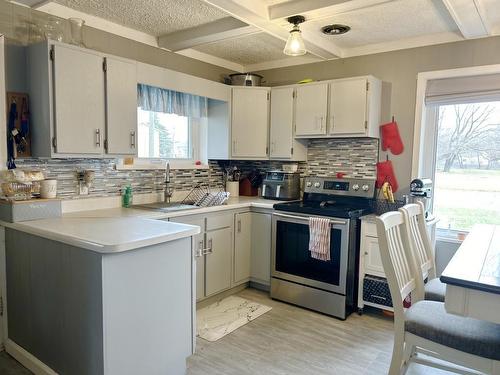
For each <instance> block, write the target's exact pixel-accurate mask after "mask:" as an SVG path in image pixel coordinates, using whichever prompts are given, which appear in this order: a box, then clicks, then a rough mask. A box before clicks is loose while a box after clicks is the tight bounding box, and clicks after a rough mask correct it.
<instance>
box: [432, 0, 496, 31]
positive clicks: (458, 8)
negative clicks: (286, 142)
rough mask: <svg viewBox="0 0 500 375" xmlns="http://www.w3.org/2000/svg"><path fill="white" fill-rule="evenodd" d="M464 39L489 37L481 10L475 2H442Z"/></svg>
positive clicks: (472, 0)
mask: <svg viewBox="0 0 500 375" xmlns="http://www.w3.org/2000/svg"><path fill="white" fill-rule="evenodd" d="M442 1H443V4H444V5H445V7H446V8H447V9H448V12H449V13H450V15H451V17H452V18H453V20H454V21H455V23H456V24H457V27H458V29H459V30H460V32H461V33H462V35H463V36H464V38H467V39H472V38H481V37H485V36H489V35H490V29H489V26H488V24H487V23H486V21H485V18H484V15H483V14H482V9H481V7H480V6H479V4H478V1H477V0H442Z"/></svg>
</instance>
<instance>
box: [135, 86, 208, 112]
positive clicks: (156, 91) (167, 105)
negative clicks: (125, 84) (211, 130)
mask: <svg viewBox="0 0 500 375" xmlns="http://www.w3.org/2000/svg"><path fill="white" fill-rule="evenodd" d="M137 106H138V107H140V108H141V109H143V110H145V111H154V112H163V113H173V114H176V115H178V116H186V117H196V118H202V117H207V98H205V97H203V96H198V95H191V94H186V93H183V92H179V91H173V90H167V89H162V88H160V87H154V86H148V85H144V84H138V85H137Z"/></svg>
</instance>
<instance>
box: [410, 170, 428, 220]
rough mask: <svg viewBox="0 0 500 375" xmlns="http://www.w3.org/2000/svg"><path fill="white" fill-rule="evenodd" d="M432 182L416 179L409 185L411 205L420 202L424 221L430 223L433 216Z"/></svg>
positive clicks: (425, 179) (426, 179)
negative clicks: (423, 210)
mask: <svg viewBox="0 0 500 375" xmlns="http://www.w3.org/2000/svg"><path fill="white" fill-rule="evenodd" d="M431 198H432V180H431V179H429V178H416V179H414V180H413V181H412V182H411V183H410V200H411V202H412V203H416V202H422V203H423V204H424V207H425V219H426V220H427V221H431V220H433V219H434V216H433V215H432V212H431Z"/></svg>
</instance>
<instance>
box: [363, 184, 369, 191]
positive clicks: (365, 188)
mask: <svg viewBox="0 0 500 375" xmlns="http://www.w3.org/2000/svg"><path fill="white" fill-rule="evenodd" d="M362 189H363V191H368V190H370V186H368V185H363V186H362Z"/></svg>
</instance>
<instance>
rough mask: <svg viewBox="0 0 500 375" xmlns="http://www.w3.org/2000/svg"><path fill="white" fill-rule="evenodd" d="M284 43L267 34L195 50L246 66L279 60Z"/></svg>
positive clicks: (282, 56)
mask: <svg viewBox="0 0 500 375" xmlns="http://www.w3.org/2000/svg"><path fill="white" fill-rule="evenodd" d="M284 47H285V42H284V41H282V40H281V39H277V38H275V37H273V36H271V35H268V34H264V33H261V34H254V35H249V36H245V37H241V38H237V39H230V40H225V41H222V42H217V43H212V44H206V45H204V46H199V47H195V49H196V50H198V51H200V52H204V53H208V54H210V55H214V56H217V57H220V58H223V59H226V60H230V61H233V62H236V63H238V64H243V65H248V64H256V63H260V62H264V61H272V60H281V59H284V58H286V56H285V55H284V54H283V48H284Z"/></svg>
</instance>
